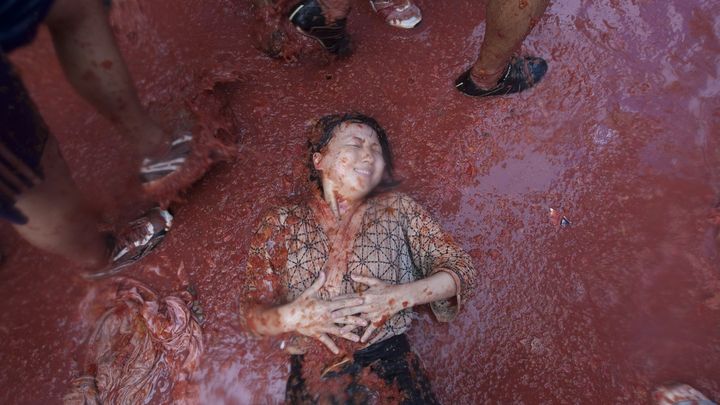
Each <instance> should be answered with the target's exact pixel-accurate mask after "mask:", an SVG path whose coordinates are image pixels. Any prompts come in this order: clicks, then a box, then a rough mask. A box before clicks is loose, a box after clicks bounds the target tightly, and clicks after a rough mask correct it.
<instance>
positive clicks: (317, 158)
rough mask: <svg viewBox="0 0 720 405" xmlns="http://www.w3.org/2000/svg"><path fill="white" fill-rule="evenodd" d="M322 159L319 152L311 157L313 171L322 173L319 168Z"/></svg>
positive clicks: (320, 167)
mask: <svg viewBox="0 0 720 405" xmlns="http://www.w3.org/2000/svg"><path fill="white" fill-rule="evenodd" d="M322 158H323V155H322V153H320V152H315V153H313V155H312V160H313V166H315V170H317V171H322V166H321V163H322Z"/></svg>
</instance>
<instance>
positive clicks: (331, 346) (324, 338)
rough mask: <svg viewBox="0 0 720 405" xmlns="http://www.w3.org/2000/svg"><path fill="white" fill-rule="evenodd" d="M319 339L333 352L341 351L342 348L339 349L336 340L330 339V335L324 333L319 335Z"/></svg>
mask: <svg viewBox="0 0 720 405" xmlns="http://www.w3.org/2000/svg"><path fill="white" fill-rule="evenodd" d="M317 340H319V341H320V342H322V344H324V345H325V346H327V348H328V349H330V351H331V352H333V353H334V354H338V353H340V349H338V347H337V346H336V345H335V342H333V341H332V339H330V337H329V336H328V335H326V334H324V333H323V334H322V335H320V336H318V337H317Z"/></svg>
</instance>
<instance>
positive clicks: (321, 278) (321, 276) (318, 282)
mask: <svg viewBox="0 0 720 405" xmlns="http://www.w3.org/2000/svg"><path fill="white" fill-rule="evenodd" d="M323 284H325V272H324V271H321V272H320V273H318V276H317V278H316V279H315V282H313V283H312V285H311V286H310V287H308V289H307V290H305V292H303V293H302V296H303V297H307V296H310V295H315V294H316V293H317V292H318V291H320V288H322V286H323Z"/></svg>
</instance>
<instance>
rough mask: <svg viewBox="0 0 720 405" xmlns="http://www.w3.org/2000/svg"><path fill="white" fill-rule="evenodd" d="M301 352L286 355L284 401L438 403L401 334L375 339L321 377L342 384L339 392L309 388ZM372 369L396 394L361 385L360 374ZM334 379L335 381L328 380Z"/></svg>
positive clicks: (308, 402) (327, 383) (329, 383)
mask: <svg viewBox="0 0 720 405" xmlns="http://www.w3.org/2000/svg"><path fill="white" fill-rule="evenodd" d="M303 363H304V362H303V356H302V355H293V356H290V376H289V377H288V382H287V387H286V390H285V402H286V403H288V404H316V403H331V404H358V405H359V404H367V403H370V402H376V403H386V402H396V401H397V402H399V403H401V404H403V405H421V404H430V405H432V404H438V403H439V402H438V401H437V399H436V398H435V395H434V394H433V392H432V388H431V386H430V380H428V378H427V375H425V372H424V370H423V369H422V366H421V364H420V359H419V358H418V356H417V355H416V354H415V353H414V352H413V351H412V350H411V349H410V344H409V343H408V340H407V337H406V336H405V335H399V336H394V337H391V338H389V339H386V340H384V341H382V342H378V343H375V344H373V345H371V346H368V347H366V348H364V349H362V350H358V351H357V352H355V353H354V355H353V361H352V362H349V363H347V364H345V365H344V366H342V367H341V368H339V369H338V370H336V371H331V372H328V373H327V374H325V375H324V376H323V377H322V380H323V382H324V384H325V385H326V386H327V387H330V386H333V385H335V384H338V383H339V384H342V391H343V392H341V393H340V394H341V395H336V394H330V393H328V392H327V391H325V392H311V389H310V388H309V387H308V386H307V384H306V383H305V380H304V377H303V373H302V368H303ZM367 373H372V374H374V375H375V376H377V377H379V379H380V380H381V381H383V382H384V384H386V385H387V386H392V387H394V389H395V390H393V392H399V397H398V398H394V399H395V400H396V401H393V400H392V399H391V398H387V397H385V396H384V395H383V394H382V393H381V394H380V395H378V393H377V392H376V391H375V390H374V389H373V387H368V386H364V385H363V380H362V376H363V375H364V374H367ZM332 380H335V381H332Z"/></svg>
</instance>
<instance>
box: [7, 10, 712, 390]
mask: <svg viewBox="0 0 720 405" xmlns="http://www.w3.org/2000/svg"><path fill="white" fill-rule="evenodd" d="M114 3H115V5H114V7H115V9H114V10H113V14H112V19H113V25H114V26H115V29H116V32H117V34H118V38H119V42H120V45H121V47H122V49H123V52H124V54H125V56H126V58H127V60H128V64H129V67H130V69H131V72H132V75H133V76H134V78H135V80H136V83H137V87H138V88H139V91H140V95H141V98H142V100H143V102H144V103H145V104H147V105H148V106H149V108H150V110H151V111H152V113H153V114H155V115H156V116H157V117H159V118H161V119H162V120H164V122H166V123H168V124H167V125H168V126H169V127H171V128H172V127H173V126H176V125H186V124H187V123H183V120H187V119H188V118H187V117H188V116H187V115H182V114H180V113H179V112H178V111H181V109H183V108H187V106H188V105H189V106H190V107H191V109H195V110H196V111H198V112H199V113H200V114H205V116H204V117H205V118H201V119H215V118H208V117H216V118H217V117H219V118H217V119H224V120H227V121H228V122H232V123H234V124H233V125H234V128H233V129H232V130H233V131H234V134H233V135H236V136H238V137H239V139H240V153H239V158H238V159H237V160H236V161H235V162H232V163H223V164H220V165H218V166H216V167H215V168H214V169H213V170H212V171H211V172H210V173H209V174H208V175H207V176H206V177H205V178H204V179H203V180H202V181H200V182H199V184H197V186H196V187H194V188H193V189H191V190H190V191H189V192H188V193H187V195H186V198H185V201H184V202H183V203H181V204H178V205H177V206H176V209H175V213H176V218H177V222H176V226H175V228H174V229H173V231H172V233H171V234H170V235H169V236H168V238H167V239H166V241H165V242H164V243H163V244H162V245H161V246H160V247H159V248H158V249H157V251H156V252H155V253H154V254H153V255H151V256H149V257H148V258H147V259H146V260H145V261H143V262H142V264H140V265H137V266H135V267H133V268H131V269H129V270H128V274H129V275H131V276H133V277H136V278H139V279H142V280H144V281H146V282H147V283H149V284H150V285H152V286H153V287H154V288H156V289H157V290H159V291H160V292H163V291H176V290H177V289H178V288H180V287H182V284H185V283H192V284H194V285H195V287H196V289H197V291H198V294H199V297H200V300H201V302H202V305H203V310H204V313H205V317H206V322H205V324H204V325H203V334H204V336H205V347H206V350H205V353H204V355H203V359H202V364H201V366H200V369H199V370H198V372H197V373H196V376H195V383H196V384H197V389H198V393H199V395H200V400H201V402H202V403H218V402H219V401H221V400H222V401H226V402H227V403H250V402H252V403H261V402H275V401H278V400H280V399H281V398H282V396H283V392H284V385H285V379H286V376H287V370H288V367H287V362H286V358H285V357H284V356H283V355H282V354H281V353H280V350H279V345H278V342H276V341H271V340H266V341H264V342H260V341H257V340H254V338H252V337H250V336H249V335H247V334H245V333H244V332H243V331H241V330H237V329H236V327H235V325H236V320H237V314H236V308H237V291H238V290H239V287H240V285H239V282H240V276H241V274H242V271H243V268H244V261H245V258H246V249H247V245H248V241H249V237H250V233H251V230H252V228H253V226H254V224H255V223H256V221H257V220H258V216H259V215H260V213H261V212H262V211H263V210H264V209H266V208H267V204H268V202H269V201H272V200H273V199H275V197H277V196H285V195H287V194H289V193H291V192H292V191H293V190H294V189H295V187H296V185H295V183H296V181H300V180H298V179H296V178H295V174H296V172H295V171H294V170H295V168H296V167H298V165H301V164H302V162H301V159H302V158H303V156H304V153H303V147H304V144H305V135H306V126H307V122H308V120H311V119H313V118H316V117H319V116H320V115H323V114H326V113H330V112H336V111H344V110H350V109H353V110H360V111H364V112H366V113H369V114H371V115H374V116H375V117H377V118H378V119H379V120H380V122H381V123H383V124H384V125H385V126H386V127H387V129H388V132H389V134H390V137H391V141H392V143H393V146H394V148H395V152H396V157H397V166H398V171H399V174H400V175H401V177H402V178H404V182H403V185H402V189H403V190H404V191H406V192H407V193H409V194H410V195H412V196H413V197H414V198H416V199H417V200H418V201H420V202H421V203H422V204H423V205H425V206H426V207H428V208H429V210H430V211H431V212H432V213H433V214H434V215H435V216H436V217H437V218H438V219H439V220H440V222H441V223H442V224H443V226H444V227H445V228H446V229H447V230H448V231H449V232H450V233H452V234H453V235H454V236H455V237H456V240H458V241H459V243H461V244H462V245H463V246H464V247H465V248H466V249H467V250H468V251H470V252H471V254H472V256H473V259H474V261H475V264H476V266H477V268H478V271H479V272H480V274H481V288H480V290H479V291H478V293H477V295H476V296H475V297H474V298H473V299H471V300H470V301H468V302H465V303H464V311H463V313H462V315H461V316H460V317H459V318H458V319H457V320H456V321H455V322H453V323H451V324H448V325H441V324H439V323H437V322H435V321H434V320H432V318H431V316H430V315H429V314H428V313H427V312H422V313H421V316H420V319H419V321H418V322H417V324H416V325H415V327H414V329H413V330H412V331H411V333H410V337H411V341H412V343H413V345H414V347H415V349H416V350H417V351H418V352H419V354H420V357H421V358H422V359H423V360H424V363H425V366H426V368H427V369H428V371H429V373H430V376H431V379H432V381H433V387H434V390H435V391H436V392H437V395H438V397H439V398H440V399H441V400H442V401H443V402H445V403H478V402H487V401H492V402H498V403H510V402H515V403H528V404H532V403H645V402H647V401H648V398H649V394H648V393H649V391H650V390H651V389H652V387H653V386H655V385H656V384H659V383H663V382H667V381H683V382H686V383H689V384H692V385H694V386H695V387H697V388H699V389H700V390H702V391H703V392H705V393H706V394H707V395H709V396H710V397H711V398H713V399H714V400H716V401H717V400H720V350H719V348H720V327H719V324H720V265H719V264H718V243H717V239H716V236H717V229H715V228H713V226H717V225H713V224H712V223H711V221H710V220H709V218H710V216H711V214H712V213H713V211H712V207H713V206H714V205H715V204H716V203H717V198H718V180H720V176H719V175H720V173H719V170H720V165H719V163H720V162H719V160H720V149H719V148H720V139H719V136H720V98H718V93H719V92H720V71H718V66H720V39H719V36H720V23H719V22H718V18H717V16H718V15H720V3H718V2H717V1H714V0H631V1H622V2H621V1H610V2H607V1H581V0H567V1H555V2H553V4H552V5H551V7H550V8H549V9H548V12H547V14H546V15H545V16H544V17H543V18H542V19H541V20H540V21H539V23H538V25H537V27H536V28H535V30H534V31H533V32H532V33H531V35H530V36H529V37H528V39H527V41H526V42H525V44H524V50H525V51H527V52H529V53H532V54H535V55H540V56H544V57H546V58H547V60H548V62H549V65H550V70H549V73H548V74H547V76H546V78H545V79H544V80H543V81H542V82H541V83H540V84H539V86H538V87H537V88H535V89H533V90H531V91H529V92H527V93H523V94H521V95H518V96H513V97H504V98H495V99H488V100H474V99H470V98H467V97H464V96H462V95H460V94H459V93H458V92H456V91H455V90H454V89H453V87H452V81H453V79H454V78H455V77H456V76H457V75H458V74H460V73H461V72H462V71H463V70H464V69H465V68H466V67H467V66H468V65H469V64H470V63H471V62H472V60H474V58H475V56H476V55H477V52H478V50H479V47H480V44H481V41H482V35H483V31H484V25H485V23H484V19H485V17H484V7H482V6H479V5H477V3H478V2H476V1H470V0H464V1H462V0H457V1H447V2H446V1H428V0H424V1H423V0H419V4H420V5H421V6H422V8H423V13H424V18H425V20H424V22H423V23H422V25H421V26H420V27H419V28H418V29H416V30H413V31H408V32H400V31H398V30H395V29H392V28H390V27H388V26H386V25H384V24H383V22H382V21H381V20H380V19H378V18H377V17H376V16H374V15H373V14H372V12H371V10H370V8H369V6H368V5H367V4H366V2H361V1H358V2H357V3H355V4H354V9H353V11H352V14H351V19H350V23H349V25H350V26H349V29H350V32H351V33H352V35H353V39H354V41H355V42H356V44H357V50H356V52H355V54H354V55H353V56H352V57H350V58H349V59H347V60H343V61H337V62H324V61H321V60H319V58H317V57H312V58H305V59H302V60H300V61H298V62H294V63H286V62H282V61H276V60H272V59H269V58H267V57H265V56H263V55H262V54H261V53H260V52H258V51H257V50H256V49H254V48H253V46H252V41H251V26H252V24H253V23H254V20H253V14H252V11H251V10H250V9H249V8H248V6H247V4H248V3H249V2H247V1H243V0H218V1H214V2H198V1H188V0H178V1H172V2H167V1H154V2H147V1H141V0H118V1H116V2H114ZM13 60H14V61H15V62H16V63H17V65H18V66H19V68H20V69H21V70H22V74H23V76H24V77H25V80H26V82H27V84H28V87H29V89H30V90H31V93H32V95H33V97H34V98H35V100H36V101H37V104H38V105H39V108H40V110H41V111H42V113H43V115H44V116H45V117H46V119H47V122H48V124H49V126H50V128H51V129H52V131H53V132H54V133H55V134H56V135H57V137H58V138H59V139H60V141H61V144H62V150H63V152H64V154H65V156H66V157H67V160H68V161H69V164H70V166H71V169H72V170H73V173H74V175H75V178H76V180H77V182H78V184H79V185H80V187H81V188H82V190H83V192H84V193H86V194H87V195H88V196H90V197H91V198H92V200H93V203H94V204H95V205H96V206H97V207H98V208H102V209H103V210H104V211H105V213H106V214H105V216H106V218H107V219H108V220H112V219H117V218H125V217H128V216H132V215H135V214H136V213H137V212H135V210H137V209H139V208H137V204H136V201H135V200H134V199H132V198H124V195H123V191H122V190H125V189H126V188H127V187H126V186H127V184H129V183H130V182H131V179H132V176H133V175H132V173H131V172H130V170H129V169H128V170H124V168H126V167H128V165H127V164H126V163H124V162H125V161H126V160H125V159H126V157H127V154H128V151H129V147H128V146H127V145H126V144H125V143H124V141H123V139H122V137H121V136H120V134H119V133H118V132H117V131H116V130H115V129H113V128H112V127H111V125H110V124H109V123H108V122H106V121H105V120H104V119H102V118H101V117H100V116H99V115H98V114H97V113H95V112H93V110H92V109H91V108H90V107H89V106H88V105H86V104H85V103H84V102H82V101H81V100H80V99H79V98H78V96H77V95H75V94H74V93H73V92H72V90H71V89H70V87H69V85H68V84H67V83H66V82H65V81H64V79H63V78H62V74H61V71H60V67H59V65H58V63H57V61H56V58H55V56H54V53H53V50H52V47H51V44H50V40H49V36H48V35H47V32H45V31H43V32H41V34H40V36H39V38H38V40H37V41H36V42H35V43H34V44H33V45H32V46H30V47H28V48H26V49H23V50H21V51H18V52H16V53H15V54H14V55H13ZM207 100H214V102H208V101H207ZM218 106H219V107H218ZM177 117H180V118H177ZM183 117H184V118H183ZM550 208H553V209H555V210H557V211H558V215H562V216H565V217H567V219H568V220H570V221H571V223H572V225H571V226H570V227H563V228H561V227H559V226H556V225H555V224H553V221H552V220H551V219H549V216H550V215H549V213H550ZM716 215H717V214H716ZM716 223H717V221H716ZM0 247H1V250H2V252H3V255H4V256H5V259H4V263H3V264H2V265H0V297H1V298H0V305H1V306H2V308H3V310H2V312H1V313H0V341H2V342H3V344H2V345H1V347H0V364H2V368H0V387H2V389H0V402H1V403H6V404H7V403H18V404H19V403H30V402H33V403H46V402H56V401H58V399H59V398H61V397H62V396H63V395H64V393H65V392H66V391H67V389H68V383H69V381H70V379H71V377H73V376H75V375H76V374H77V373H78V372H79V365H78V363H77V361H78V359H80V358H81V356H80V355H79V353H82V350H83V344H84V342H85V339H86V337H87V334H88V333H89V330H90V328H91V323H92V320H88V319H80V317H79V313H80V310H79V305H80V303H81V301H82V300H83V299H84V298H85V296H86V294H87V292H88V289H89V284H88V283H87V282H85V281H82V280H81V279H80V278H78V277H77V276H76V275H75V274H76V273H77V271H78V269H77V268H75V267H74V266H73V265H72V264H70V263H68V262H66V261H63V260H61V259H58V258H55V257H52V256H50V255H48V254H45V253H43V252H40V251H38V250H36V249H34V248H32V247H30V246H29V245H28V244H26V243H25V242H24V241H22V240H20V239H19V238H18V237H17V236H15V234H14V233H13V232H12V230H11V228H10V227H8V226H7V225H5V224H2V225H0Z"/></svg>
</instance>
